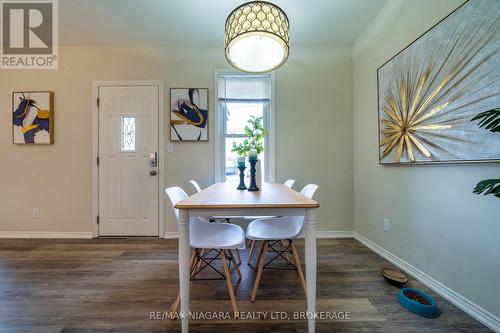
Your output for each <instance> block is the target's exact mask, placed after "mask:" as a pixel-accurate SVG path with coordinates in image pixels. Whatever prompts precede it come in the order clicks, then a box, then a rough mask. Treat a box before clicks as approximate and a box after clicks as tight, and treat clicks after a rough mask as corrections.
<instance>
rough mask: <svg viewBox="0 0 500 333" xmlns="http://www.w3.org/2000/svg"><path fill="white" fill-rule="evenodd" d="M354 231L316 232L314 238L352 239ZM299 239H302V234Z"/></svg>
mask: <svg viewBox="0 0 500 333" xmlns="http://www.w3.org/2000/svg"><path fill="white" fill-rule="evenodd" d="M353 237H354V231H316V238H318V239H332V238H353ZM299 238H304V234H302V235H300V236H299Z"/></svg>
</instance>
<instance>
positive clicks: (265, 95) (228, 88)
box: [218, 74, 271, 100]
mask: <svg viewBox="0 0 500 333" xmlns="http://www.w3.org/2000/svg"><path fill="white" fill-rule="evenodd" d="M270 81H271V80H270V75H269V74H266V75H240V76H238V75H227V76H220V77H219V87H218V88H219V89H218V90H219V100H252V99H257V100H263V99H269V98H270V95H271V85H270Z"/></svg>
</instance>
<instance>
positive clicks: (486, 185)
mask: <svg viewBox="0 0 500 333" xmlns="http://www.w3.org/2000/svg"><path fill="white" fill-rule="evenodd" d="M472 193H474V194H483V195H488V194H493V195H494V196H496V197H497V198H500V179H486V180H483V181H482V182H480V183H478V184H477V185H476V187H475V188H474V191H472Z"/></svg>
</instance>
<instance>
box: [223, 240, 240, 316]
mask: <svg viewBox="0 0 500 333" xmlns="http://www.w3.org/2000/svg"><path fill="white" fill-rule="evenodd" d="M220 257H221V260H222V266H224V275H225V276H226V283H227V289H228V291H229V298H230V299H231V306H232V307H233V314H234V316H235V317H236V314H237V313H238V305H237V304H236V296H235V295H234V289H233V283H232V282H231V275H230V274H229V266H228V264H227V260H226V253H225V251H224V250H220Z"/></svg>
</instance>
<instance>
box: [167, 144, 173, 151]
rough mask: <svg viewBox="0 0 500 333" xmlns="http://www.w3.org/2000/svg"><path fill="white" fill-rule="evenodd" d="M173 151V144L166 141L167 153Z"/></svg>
mask: <svg viewBox="0 0 500 333" xmlns="http://www.w3.org/2000/svg"><path fill="white" fill-rule="evenodd" d="M173 152H174V144H173V143H167V153H173Z"/></svg>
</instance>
